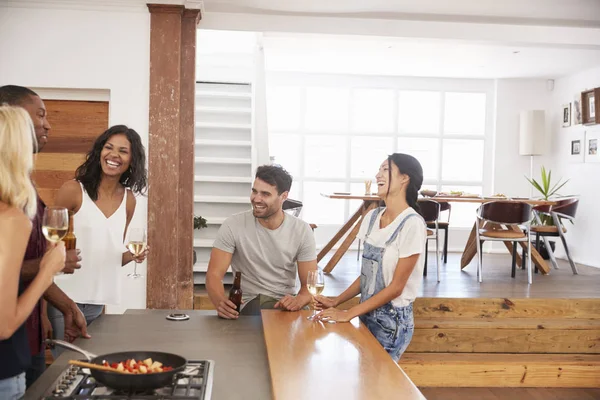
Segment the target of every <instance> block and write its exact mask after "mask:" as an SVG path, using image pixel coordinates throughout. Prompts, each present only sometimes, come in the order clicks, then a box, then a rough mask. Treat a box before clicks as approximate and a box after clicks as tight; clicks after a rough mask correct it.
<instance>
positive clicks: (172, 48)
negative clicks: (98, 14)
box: [146, 4, 191, 309]
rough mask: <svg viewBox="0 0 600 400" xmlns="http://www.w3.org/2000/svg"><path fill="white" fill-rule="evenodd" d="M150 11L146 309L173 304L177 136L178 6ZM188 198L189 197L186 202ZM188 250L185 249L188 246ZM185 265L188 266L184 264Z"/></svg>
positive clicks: (176, 257) (176, 250)
mask: <svg viewBox="0 0 600 400" xmlns="http://www.w3.org/2000/svg"><path fill="white" fill-rule="evenodd" d="M148 9H149V10H150V112H149V114H150V123H149V141H148V142H149V143H148V243H149V245H150V246H152V253H151V254H150V255H149V257H148V270H147V275H148V277H147V287H146V303H147V307H148V308H164V309H170V308H176V307H177V304H178V303H177V289H178V279H179V275H178V273H177V271H178V263H179V249H180V246H179V239H180V237H179V233H180V231H179V217H180V216H179V209H178V204H179V201H180V199H179V181H180V180H179V178H180V177H179V175H180V171H179V148H180V143H179V138H180V118H181V115H180V113H181V85H182V83H181V33H182V30H181V19H182V14H183V6H173V5H169V6H163V5H155V4H151V5H148ZM190 201H191V200H190ZM190 251H191V250H190ZM190 269H191V265H190Z"/></svg>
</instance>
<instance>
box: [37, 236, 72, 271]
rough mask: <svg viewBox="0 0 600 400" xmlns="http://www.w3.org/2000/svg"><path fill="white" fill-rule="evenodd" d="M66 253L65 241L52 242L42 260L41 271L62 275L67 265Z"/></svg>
mask: <svg viewBox="0 0 600 400" xmlns="http://www.w3.org/2000/svg"><path fill="white" fill-rule="evenodd" d="M66 255H67V251H66V250H65V244H64V243H63V242H58V243H57V244H51V245H50V246H48V249H47V250H46V253H45V254H44V256H43V257H42V260H41V261H40V272H44V271H48V272H49V273H50V275H60V274H61V273H62V270H63V269H64V267H65V259H66Z"/></svg>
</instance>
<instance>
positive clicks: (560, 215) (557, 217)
mask: <svg viewBox="0 0 600 400" xmlns="http://www.w3.org/2000/svg"><path fill="white" fill-rule="evenodd" d="M578 206H579V199H577V198H568V199H562V200H559V201H558V202H557V203H556V204H554V205H551V206H547V205H542V206H537V207H535V208H534V209H533V211H534V218H535V222H536V223H535V224H532V225H531V228H530V229H531V233H535V247H536V248H537V249H538V250H539V248H540V240H543V241H544V246H545V247H546V250H547V251H548V255H549V256H550V261H551V262H552V265H553V266H554V268H555V269H558V262H557V261H556V257H555V255H554V251H553V250H552V247H551V246H550V243H549V241H548V238H549V237H560V240H561V242H562V244H563V247H564V248H565V253H566V255H567V259H568V260H569V264H570V265H571V270H572V271H573V274H574V275H577V274H578V273H579V272H578V271H577V266H576V265H575V263H574V262H573V258H572V257H571V252H570V251H569V246H568V244H567V239H566V237H565V233H567V228H566V227H565V225H564V224H563V222H562V220H563V219H566V220H569V221H571V222H573V221H574V220H575V214H576V213H577V207H578ZM548 218H550V219H551V220H552V222H553V225H546V224H543V223H542V219H548Z"/></svg>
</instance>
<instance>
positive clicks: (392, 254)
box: [357, 207, 427, 307]
mask: <svg viewBox="0 0 600 400" xmlns="http://www.w3.org/2000/svg"><path fill="white" fill-rule="evenodd" d="M375 211H376V209H375V210H371V211H369V212H368V213H367V215H366V216H365V218H363V221H362V223H361V226H360V230H359V231H358V235H357V237H358V238H359V239H361V240H365V236H366V235H367V231H368V229H369V221H371V216H372V215H373V213H374V212H375ZM382 214H383V211H381V212H380V213H379V215H378V216H377V219H376V221H375V225H374V226H373V229H372V230H371V234H370V235H369V238H368V239H367V243H369V244H371V245H373V246H376V247H385V243H386V242H387V241H388V240H389V238H390V237H391V236H392V234H393V233H394V231H395V230H396V228H397V227H398V225H399V224H400V222H401V221H402V220H403V219H404V217H406V216H407V215H409V214H418V213H417V212H416V211H415V210H414V209H413V208H411V207H409V208H407V209H406V210H404V211H403V212H402V213H400V215H398V216H397V217H396V219H394V221H393V222H392V223H391V224H389V225H388V226H386V227H385V228H380V222H381V215H382ZM426 239H427V228H426V226H425V224H424V223H423V219H422V218H414V217H413V218H409V219H408V220H406V222H405V223H404V227H403V228H402V230H401V231H400V234H399V235H398V237H397V238H396V240H395V241H394V242H393V243H392V244H391V245H390V246H388V247H387V248H386V251H385V254H384V256H383V265H382V269H383V279H384V281H385V286H389V284H390V282H392V279H393V277H394V273H395V272H396V266H397V265H398V259H400V258H407V257H410V256H412V255H414V254H419V258H418V259H417V264H416V265H415V268H414V269H413V272H412V273H411V274H410V277H409V278H408V281H407V282H406V285H405V286H404V290H403V291H402V294H401V295H400V296H398V297H396V298H395V299H393V300H392V305H394V306H395V307H405V306H407V305H409V304H410V303H412V302H413V301H414V300H415V298H416V297H417V294H418V293H419V289H420V287H421V283H422V282H423V268H424V266H425V263H424V260H425V257H424V253H425V240H426Z"/></svg>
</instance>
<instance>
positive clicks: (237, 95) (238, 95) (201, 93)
mask: <svg viewBox="0 0 600 400" xmlns="http://www.w3.org/2000/svg"><path fill="white" fill-rule="evenodd" d="M196 97H229V98H234V99H249V98H251V97H252V93H250V92H226V91H219V90H196Z"/></svg>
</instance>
